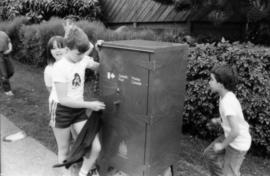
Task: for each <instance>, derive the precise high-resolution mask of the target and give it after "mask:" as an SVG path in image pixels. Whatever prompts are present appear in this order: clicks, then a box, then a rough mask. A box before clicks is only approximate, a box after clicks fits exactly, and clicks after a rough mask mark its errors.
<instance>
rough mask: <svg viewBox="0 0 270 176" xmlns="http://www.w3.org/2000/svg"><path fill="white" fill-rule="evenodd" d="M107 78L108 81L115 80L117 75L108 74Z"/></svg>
mask: <svg viewBox="0 0 270 176" xmlns="http://www.w3.org/2000/svg"><path fill="white" fill-rule="evenodd" d="M107 78H108V79H114V78H115V75H114V74H113V73H111V72H107Z"/></svg>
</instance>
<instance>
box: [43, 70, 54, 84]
mask: <svg viewBox="0 0 270 176" xmlns="http://www.w3.org/2000/svg"><path fill="white" fill-rule="evenodd" d="M44 82H45V85H46V87H52V68H50V67H49V66H47V67H46V68H45V70H44Z"/></svg>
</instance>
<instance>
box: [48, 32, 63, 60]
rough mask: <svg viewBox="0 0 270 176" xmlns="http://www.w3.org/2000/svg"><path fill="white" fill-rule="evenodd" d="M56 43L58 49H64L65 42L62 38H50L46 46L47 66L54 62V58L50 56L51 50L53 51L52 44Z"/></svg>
mask: <svg viewBox="0 0 270 176" xmlns="http://www.w3.org/2000/svg"><path fill="white" fill-rule="evenodd" d="M54 42H56V44H57V46H58V47H59V48H64V47H65V46H66V45H65V40H64V37H62V36H58V35H57V36H53V37H51V38H50V40H49V41H48V44H47V64H53V63H54V62H55V58H54V57H53V56H52V53H51V49H53V43H54Z"/></svg>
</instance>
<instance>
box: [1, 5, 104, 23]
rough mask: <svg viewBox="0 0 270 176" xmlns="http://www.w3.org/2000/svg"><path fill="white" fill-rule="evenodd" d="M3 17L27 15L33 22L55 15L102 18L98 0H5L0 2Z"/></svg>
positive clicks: (10, 17) (92, 18)
mask: <svg viewBox="0 0 270 176" xmlns="http://www.w3.org/2000/svg"><path fill="white" fill-rule="evenodd" d="M0 7H1V11H2V12H3V13H2V15H1V18H2V19H13V18H14V17H16V16H22V15H23V16H27V17H29V18H30V19H31V21H33V22H41V21H42V20H49V19H50V18H51V17H53V16H57V17H65V16H68V15H75V16H79V17H81V18H84V19H88V20H97V19H100V18H101V8H100V4H99V1H98V0H87V1H86V0H54V1H51V0H3V2H2V3H1V4H0Z"/></svg>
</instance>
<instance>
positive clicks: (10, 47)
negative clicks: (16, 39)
mask: <svg viewBox="0 0 270 176" xmlns="http://www.w3.org/2000/svg"><path fill="white" fill-rule="evenodd" d="M11 51H12V44H11V42H10V39H9V42H8V50H6V51H5V52H4V54H9V53H10V52H11Z"/></svg>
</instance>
